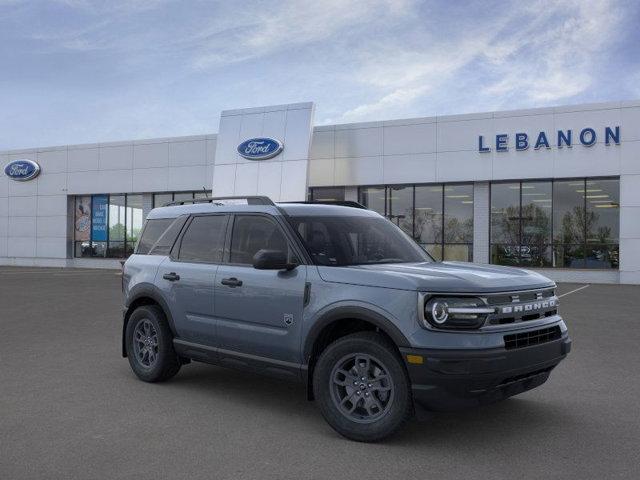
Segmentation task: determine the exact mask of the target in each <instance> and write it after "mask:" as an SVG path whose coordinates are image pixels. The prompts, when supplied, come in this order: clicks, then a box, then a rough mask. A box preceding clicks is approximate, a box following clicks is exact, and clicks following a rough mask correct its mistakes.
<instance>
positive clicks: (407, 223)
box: [387, 187, 413, 236]
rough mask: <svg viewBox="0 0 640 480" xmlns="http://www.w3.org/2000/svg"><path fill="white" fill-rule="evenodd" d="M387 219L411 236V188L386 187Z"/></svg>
mask: <svg viewBox="0 0 640 480" xmlns="http://www.w3.org/2000/svg"><path fill="white" fill-rule="evenodd" d="M387 202H388V204H387V217H388V218H389V220H391V221H392V222H393V223H395V224H396V225H397V226H399V227H400V228H402V230H404V232H405V233H406V234H407V235H410V236H413V187H388V189H387Z"/></svg>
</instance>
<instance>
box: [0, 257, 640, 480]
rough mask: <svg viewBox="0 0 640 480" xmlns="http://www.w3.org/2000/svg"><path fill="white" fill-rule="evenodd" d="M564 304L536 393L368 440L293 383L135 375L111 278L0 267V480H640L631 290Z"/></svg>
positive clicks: (207, 370)
mask: <svg viewBox="0 0 640 480" xmlns="http://www.w3.org/2000/svg"><path fill="white" fill-rule="evenodd" d="M578 287H580V285H569V284H564V285H561V286H560V293H566V292H569V291H571V290H574V289H576V288H578ZM561 301H562V306H561V311H562V313H563V314H564V316H565V318H566V321H567V324H568V325H569V328H570V331H571V334H572V337H573V341H574V349H573V352H572V353H571V355H570V356H569V358H568V359H567V360H566V361H565V362H564V363H563V364H561V365H560V366H559V367H558V368H557V369H556V371H554V373H553V374H552V376H551V378H550V380H549V381H548V382H547V383H546V384H545V385H544V386H542V387H541V388H538V389H536V390H534V391H531V392H527V393H525V394H523V395H521V396H519V397H516V398H512V399H510V400H507V401H506V402H503V403H500V404H496V405H492V406H487V407H483V408H479V409H475V410H470V411H465V412H463V413H456V414H438V415H436V416H435V417H434V418H433V419H432V420H430V421H427V422H420V423H418V422H414V423H412V424H411V425H409V427H408V428H406V429H405V430H404V431H403V432H402V433H401V434H400V435H398V436H395V437H393V438H392V439H390V440H388V441H387V442H385V443H381V444H375V445H367V444H360V443H354V442H350V441H347V440H344V439H342V438H341V437H339V436H338V435H337V434H336V433H334V432H333V430H331V428H330V427H329V426H328V425H326V424H325V422H324V421H323V419H322V418H321V416H320V414H319V412H318V410H317V409H316V408H315V407H314V404H313V403H309V402H307V401H306V400H305V394H304V390H303V388H302V387H301V386H298V385H294V384H288V383H285V382H282V381H278V380H273V379H269V378H262V377H258V376H255V375H250V374H246V373H237V372H234V371H231V370H226V369H223V368H218V367H214V366H208V365H202V364H191V365H188V366H186V367H184V368H183V369H182V371H181V372H180V373H179V374H178V375H177V376H176V377H175V378H174V379H173V380H172V381H170V382H168V383H165V384H145V383H143V382H140V381H138V380H136V379H135V378H134V376H133V374H132V373H131V371H130V369H129V365H128V363H127V361H126V360H124V359H122V358H121V357H120V329H121V312H120V302H121V296H120V277H119V276H117V275H116V274H115V273H114V272H113V271H95V270H56V269H35V268H22V269H18V268H8V267H0V327H1V330H0V479H7V480H17V479H22V478H46V479H54V478H61V479H62V478H64V479H83V480H86V479H94V478H95V479H104V478H123V479H125V478H126V479H131V478H145V479H146V478H148V479H164V478H167V479H180V478H207V479H242V478H251V479H254V478H255V479H272V478H273V479H284V478H295V479H305V478H315V479H327V478H329V479H335V480H338V479H340V480H342V479H350V480H351V479H360V478H367V479H376V478H384V479H416V478H424V479H446V478H464V479H472V478H478V479H499V478H517V479H529V478H531V479H540V478H562V479H567V478H575V479H587V478H593V479H609V478H628V479H637V478H640V465H639V457H640V455H639V453H638V452H640V446H639V445H640V373H639V368H640V349H639V346H640V333H639V331H640V330H639V329H640V314H639V312H640V287H637V286H603V285H600V286H596V285H592V286H589V287H588V288H585V289H582V290H580V291H577V292H574V293H571V294H569V295H567V296H565V297H563V298H562V300H561Z"/></svg>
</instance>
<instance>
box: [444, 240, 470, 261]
mask: <svg viewBox="0 0 640 480" xmlns="http://www.w3.org/2000/svg"><path fill="white" fill-rule="evenodd" d="M443 260H446V261H452V262H472V261H473V245H471V244H469V243H466V244H462V243H459V244H455V243H451V244H445V245H444V259H443Z"/></svg>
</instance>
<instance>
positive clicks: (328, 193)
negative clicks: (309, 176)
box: [309, 187, 344, 202]
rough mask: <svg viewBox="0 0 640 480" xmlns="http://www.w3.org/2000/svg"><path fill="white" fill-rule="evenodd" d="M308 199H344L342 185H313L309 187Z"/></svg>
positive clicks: (327, 200)
mask: <svg viewBox="0 0 640 480" xmlns="http://www.w3.org/2000/svg"><path fill="white" fill-rule="evenodd" d="M309 199H310V200H311V201H312V202H332V201H333V202H335V201H338V202H341V201H344V187H315V188H312V189H311V192H310V195H309Z"/></svg>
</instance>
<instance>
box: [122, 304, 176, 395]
mask: <svg viewBox="0 0 640 480" xmlns="http://www.w3.org/2000/svg"><path fill="white" fill-rule="evenodd" d="M126 348H127V358H128V359H129V364H130V365H131V369H132V370H133V372H134V373H135V374H136V375H137V376H138V378H139V379H140V380H144V381H145V382H162V381H164V380H168V379H169V378H171V377H173V376H174V375H175V374H176V373H178V370H180V365H181V364H180V359H179V358H178V355H177V354H176V352H175V350H174V349H173V335H172V334H171V329H170V328H169V324H168V323H167V319H166V317H165V315H164V312H163V311H162V309H161V308H160V307H158V306H155V305H144V306H142V307H138V308H136V309H135V310H134V311H133V313H132V314H131V317H129V322H128V323H127V332H126Z"/></svg>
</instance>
